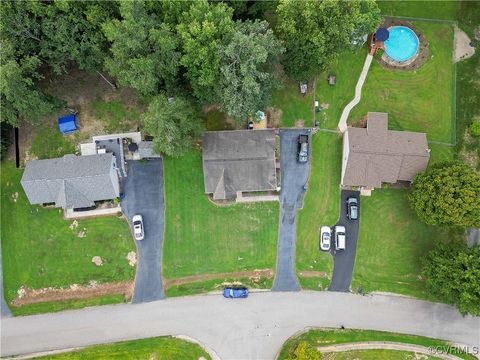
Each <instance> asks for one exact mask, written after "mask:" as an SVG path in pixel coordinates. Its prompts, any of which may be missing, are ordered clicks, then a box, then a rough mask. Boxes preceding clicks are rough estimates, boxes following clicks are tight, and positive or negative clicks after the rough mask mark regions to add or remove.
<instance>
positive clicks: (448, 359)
mask: <svg viewBox="0 0 480 360" xmlns="http://www.w3.org/2000/svg"><path fill="white" fill-rule="evenodd" d="M317 350H318V351H320V352H322V353H331V352H344V351H357V350H397V351H409V352H415V353H417V354H424V355H428V356H435V357H436V358H440V359H445V360H462V358H460V357H458V356H455V355H450V354H441V353H440V351H438V352H439V353H438V354H437V353H434V352H433V351H432V350H435V349H431V348H429V347H426V346H420V345H413V344H404V343H397V342H391V341H366V342H355V343H347V344H337V345H330V346H319V347H317ZM439 350H444V349H439ZM445 350H446V349H445Z"/></svg>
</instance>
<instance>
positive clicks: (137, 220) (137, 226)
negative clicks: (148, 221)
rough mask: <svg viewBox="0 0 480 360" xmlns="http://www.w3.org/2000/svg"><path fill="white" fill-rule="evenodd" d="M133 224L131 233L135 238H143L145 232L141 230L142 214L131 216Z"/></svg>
mask: <svg viewBox="0 0 480 360" xmlns="http://www.w3.org/2000/svg"><path fill="white" fill-rule="evenodd" d="M132 224H133V235H134V236H135V240H143V238H144V237H145V232H144V230H143V218H142V215H135V216H134V217H133V218H132Z"/></svg>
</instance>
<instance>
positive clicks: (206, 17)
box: [178, 0, 234, 103]
mask: <svg viewBox="0 0 480 360" xmlns="http://www.w3.org/2000/svg"><path fill="white" fill-rule="evenodd" d="M232 12H233V10H232V9H231V8H229V7H227V6H226V5H225V4H223V3H217V4H209V3H208V2H207V1H206V0H202V1H196V2H193V3H192V4H191V6H190V8H189V10H188V11H186V12H184V13H183V16H182V19H181V23H180V24H179V25H178V34H179V36H180V38H181V41H182V53H183V55H182V57H181V60H180V62H181V64H182V65H183V66H184V67H185V69H186V77H187V79H188V80H189V81H190V83H191V86H192V90H193V95H194V96H195V97H196V98H197V99H198V100H199V101H200V102H201V103H213V102H215V101H217V100H218V99H217V94H218V84H219V78H220V54H219V48H220V46H222V45H225V44H227V43H228V42H229V39H230V38H231V36H232V34H233V32H234V22H233V20H232Z"/></svg>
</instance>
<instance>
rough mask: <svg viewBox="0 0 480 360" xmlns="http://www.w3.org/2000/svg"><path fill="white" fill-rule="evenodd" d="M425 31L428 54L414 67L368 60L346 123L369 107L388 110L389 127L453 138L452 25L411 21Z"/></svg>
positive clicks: (446, 139) (432, 138)
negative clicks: (393, 67)
mask: <svg viewBox="0 0 480 360" xmlns="http://www.w3.org/2000/svg"><path fill="white" fill-rule="evenodd" d="M414 26H415V27H416V28H417V29H418V31H420V32H422V33H423V34H425V36H426V38H427V40H428V42H429V46H430V53H431V56H432V58H431V59H429V60H428V61H427V62H426V63H425V64H424V65H423V66H422V67H421V68H420V69H418V70H417V71H395V70H387V69H384V68H383V67H381V66H380V65H379V64H378V63H377V62H376V61H375V60H374V61H373V62H372V65H371V67H370V71H369V73H368V76H367V80H366V81H365V84H364V86H363V90H362V99H361V101H360V103H359V104H358V105H357V106H356V107H355V108H353V110H352V112H351V113H350V117H349V123H352V122H354V121H355V120H358V119H361V118H362V117H364V116H365V115H366V114H367V112H369V111H381V112H387V113H388V114H389V128H390V129H394V130H409V131H418V132H426V133H427V136H428V140H429V141H440V142H446V143H451V142H453V136H454V134H453V133H452V130H453V124H452V106H453V104H452V99H453V89H452V88H453V66H452V47H453V26H452V25H451V24H444V23H431V22H418V21H416V22H414Z"/></svg>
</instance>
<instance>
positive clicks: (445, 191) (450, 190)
mask: <svg viewBox="0 0 480 360" xmlns="http://www.w3.org/2000/svg"><path fill="white" fill-rule="evenodd" d="M479 199H480V175H479V174H478V173H476V172H475V170H474V169H472V168H471V167H469V166H468V165H466V164H462V163H459V162H453V163H442V164H439V165H436V166H433V167H432V168H431V169H430V170H429V171H427V172H426V173H423V174H419V175H417V176H416V178H415V180H414V182H413V188H412V192H411V193H410V196H409V200H410V204H411V206H412V208H413V209H415V211H416V213H417V215H418V217H419V218H420V219H421V220H422V221H424V222H425V223H427V224H430V225H447V226H461V227H478V226H480V201H479Z"/></svg>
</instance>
